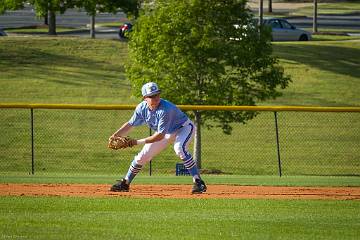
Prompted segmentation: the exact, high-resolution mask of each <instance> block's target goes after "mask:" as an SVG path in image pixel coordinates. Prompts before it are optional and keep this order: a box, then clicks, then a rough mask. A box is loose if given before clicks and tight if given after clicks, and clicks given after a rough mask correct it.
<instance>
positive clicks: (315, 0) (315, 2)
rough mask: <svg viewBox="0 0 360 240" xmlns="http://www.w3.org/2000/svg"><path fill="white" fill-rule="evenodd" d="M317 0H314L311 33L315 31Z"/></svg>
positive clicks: (316, 29)
mask: <svg viewBox="0 0 360 240" xmlns="http://www.w3.org/2000/svg"><path fill="white" fill-rule="evenodd" d="M317 11H318V9H317V0H314V17H313V33H317V31H318V28H317Z"/></svg>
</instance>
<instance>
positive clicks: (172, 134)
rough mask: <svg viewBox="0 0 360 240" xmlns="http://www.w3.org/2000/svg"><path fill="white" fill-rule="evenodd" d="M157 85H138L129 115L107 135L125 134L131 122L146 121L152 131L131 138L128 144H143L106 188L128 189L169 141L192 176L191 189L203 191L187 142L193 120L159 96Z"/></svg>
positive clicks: (140, 123) (131, 125) (193, 129)
mask: <svg viewBox="0 0 360 240" xmlns="http://www.w3.org/2000/svg"><path fill="white" fill-rule="evenodd" d="M160 92H161V91H160V89H159V87H158V85H157V84H156V83H154V82H149V83H146V84H145V85H143V86H142V88H141V93H142V96H143V101H142V102H141V103H140V104H138V105H137V107H136V109H135V111H134V114H133V116H132V117H131V118H130V120H129V121H128V122H126V123H124V124H123V125H122V126H121V127H120V129H118V130H117V131H116V132H115V133H114V134H113V135H112V136H111V137H110V138H116V137H119V136H126V134H127V133H128V132H129V131H130V130H131V129H132V128H133V127H135V126H139V125H144V124H147V125H148V126H149V127H150V128H151V129H152V130H154V131H155V133H154V134H153V135H151V136H149V137H146V138H143V139H139V140H134V139H132V140H131V142H130V144H129V145H130V146H133V145H144V146H143V148H142V150H141V151H140V152H139V153H138V154H137V155H136V156H135V157H134V160H133V161H132V162H131V164H130V167H129V170H128V172H127V174H126V176H125V177H124V178H123V179H121V180H118V181H117V182H116V183H115V184H114V185H113V186H112V187H111V189H110V191H114V192H128V191H129V185H130V183H131V182H132V180H133V179H134V178H135V176H136V175H137V174H138V173H139V172H140V170H141V168H142V167H143V166H144V165H145V164H146V163H147V162H149V161H150V160H151V159H152V158H153V157H154V156H155V155H157V154H159V153H160V152H161V151H162V150H164V149H165V148H166V147H167V146H168V144H169V143H173V146H174V151H175V153H176V155H177V156H178V157H179V158H180V159H181V160H182V161H183V162H184V166H185V167H186V169H188V170H189V172H190V174H191V175H192V177H193V183H194V185H193V187H192V193H203V192H205V191H206V188H207V187H206V185H205V182H204V181H203V180H202V179H201V178H200V173H199V169H198V167H197V165H196V162H195V161H194V159H193V157H192V155H191V154H190V153H189V150H188V149H189V144H190V142H191V140H192V139H193V137H194V133H195V126H194V123H193V122H192V121H191V120H190V119H189V118H188V116H187V115H186V114H185V113H183V112H182V111H181V110H180V109H179V108H178V107H177V106H176V105H174V104H173V103H171V102H169V101H167V100H165V99H162V98H160Z"/></svg>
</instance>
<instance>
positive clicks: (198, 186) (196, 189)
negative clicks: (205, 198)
mask: <svg viewBox="0 0 360 240" xmlns="http://www.w3.org/2000/svg"><path fill="white" fill-rule="evenodd" d="M206 189H207V187H206V185H205V182H204V181H203V180H201V179H196V180H195V182H194V185H193V187H192V191H191V193H193V194H197V193H203V192H206Z"/></svg>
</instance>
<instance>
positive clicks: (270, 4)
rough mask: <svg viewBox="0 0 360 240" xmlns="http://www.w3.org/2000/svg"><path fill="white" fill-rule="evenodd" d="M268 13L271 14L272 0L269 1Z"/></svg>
mask: <svg viewBox="0 0 360 240" xmlns="http://www.w3.org/2000/svg"><path fill="white" fill-rule="evenodd" d="M268 12H269V13H272V0H269V9H268Z"/></svg>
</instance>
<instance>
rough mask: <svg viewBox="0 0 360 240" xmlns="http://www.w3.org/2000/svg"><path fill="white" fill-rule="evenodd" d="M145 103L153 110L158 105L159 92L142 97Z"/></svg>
mask: <svg viewBox="0 0 360 240" xmlns="http://www.w3.org/2000/svg"><path fill="white" fill-rule="evenodd" d="M144 99H145V101H146V103H147V105H148V106H149V108H150V109H151V110H154V109H156V108H157V107H158V106H159V103H160V94H156V95H153V96H149V97H145V98H144Z"/></svg>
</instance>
